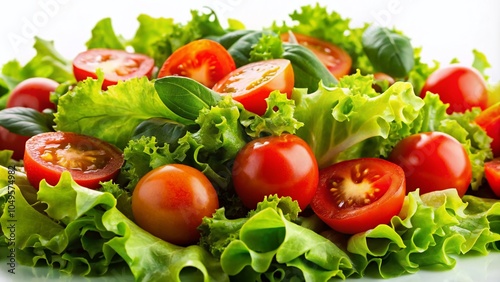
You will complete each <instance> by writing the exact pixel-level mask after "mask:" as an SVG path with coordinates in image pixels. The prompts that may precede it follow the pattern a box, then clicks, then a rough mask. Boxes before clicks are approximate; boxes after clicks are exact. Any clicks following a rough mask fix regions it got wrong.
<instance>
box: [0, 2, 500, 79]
mask: <svg viewBox="0 0 500 282" xmlns="http://www.w3.org/2000/svg"><path fill="white" fill-rule="evenodd" d="M316 2H318V3H320V4H322V5H325V4H326V5H327V7H328V8H329V9H330V10H333V9H335V10H336V11H338V12H340V13H341V14H342V15H344V16H345V17H349V18H351V19H352V23H353V24H354V25H360V24H362V23H364V22H376V23H379V24H381V25H384V26H389V27H393V26H396V27H397V28H398V29H400V30H402V31H403V32H404V33H405V34H407V35H408V36H409V37H410V38H412V43H413V45H414V46H423V47H424V50H423V57H424V61H426V62H431V61H432V60H438V61H440V62H442V63H448V62H449V61H450V60H451V59H452V58H458V59H459V60H460V61H461V62H463V63H466V64H470V63H471V62H472V49H474V48H476V49H478V50H479V51H481V52H484V53H485V54H486V55H487V57H488V59H489V61H490V63H491V64H492V65H493V68H492V69H491V70H490V71H489V73H488V74H489V75H490V76H491V78H492V81H494V82H495V81H500V16H499V12H500V1H497V0H480V1H468V0H458V1H453V0H438V1H436V0H418V1H417V0H375V1H370V0H319V1H310V0H288V1H273V0H252V1H249V0H246V1H245V0H182V1H175V2H174V1H165V0H141V1H138V0H122V1H110V0H86V1H71V0H17V1H1V2H0V11H2V13H1V14H2V16H1V17H0V38H1V40H0V64H3V63H5V62H6V61H8V60H10V59H13V58H18V59H19V60H20V61H21V62H26V61H27V60H28V59H30V58H31V56H33V54H34V51H33V49H32V47H31V46H32V44H33V36H34V35H38V36H40V37H42V38H44V39H48V40H54V41H55V44H56V48H57V49H58V50H60V52H61V53H62V54H63V55H64V56H66V57H67V58H73V57H74V56H75V55H76V54H77V53H79V52H80V51H82V50H84V47H85V46H84V44H85V42H86V41H87V40H88V39H89V38H90V30H91V28H92V27H93V26H94V25H95V23H96V22H97V21H98V20H100V19H102V18H104V17H111V18H112V19H113V24H114V26H115V30H116V31H117V33H119V34H123V35H124V36H125V37H131V36H132V35H133V34H134V32H135V29H136V28H137V21H136V18H137V16H138V15H139V14H140V13H147V14H149V15H152V16H154V17H160V16H163V17H174V18H175V19H177V20H178V21H180V22H185V21H186V20H188V19H189V18H190V12H189V10H190V9H202V7H203V6H209V7H211V8H212V9H214V10H215V11H216V12H217V14H218V16H219V17H220V18H221V19H222V20H225V19H227V18H236V19H240V20H242V21H243V22H244V23H245V24H246V25H247V27H259V26H263V25H265V26H268V25H269V24H270V23H271V22H272V21H273V20H275V19H285V18H286V17H287V15H288V14H289V13H291V12H292V11H293V10H295V9H297V8H299V7H300V6H301V5H304V4H311V3H313V4H314V3H316ZM173 3H175V4H173ZM284 3H287V4H284ZM224 22H225V21H224Z"/></svg>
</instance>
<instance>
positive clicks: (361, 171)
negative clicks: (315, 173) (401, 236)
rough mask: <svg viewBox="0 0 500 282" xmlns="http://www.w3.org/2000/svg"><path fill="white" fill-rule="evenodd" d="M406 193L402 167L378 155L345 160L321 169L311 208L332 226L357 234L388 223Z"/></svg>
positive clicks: (401, 203) (399, 209) (396, 212)
mask: <svg viewBox="0 0 500 282" xmlns="http://www.w3.org/2000/svg"><path fill="white" fill-rule="evenodd" d="M405 195H406V181H405V175H404V172H403V170H402V169H401V167H399V166H397V165H395V164H393V163H391V162H388V161H386V160H383V159H378V158H361V159H354V160H348V161H342V162H339V163H336V164H333V165H331V166H329V167H326V168H324V169H321V170H320V171H319V183H318V191H317V192H316V195H315V196H314V198H313V200H312V202H311V207H312V209H313V211H314V212H315V213H316V215H318V217H319V218H320V219H321V220H322V221H324V222H325V223H326V224H328V226H330V227H331V228H332V229H334V230H336V231H339V232H342V233H346V234H355V233H359V232H364V231H367V230H369V229H372V228H375V227H376V226H377V225H379V224H388V223H389V222H390V220H391V218H392V217H393V216H395V215H397V214H399V212H400V211H401V207H402V206H403V201H404V198H405Z"/></svg>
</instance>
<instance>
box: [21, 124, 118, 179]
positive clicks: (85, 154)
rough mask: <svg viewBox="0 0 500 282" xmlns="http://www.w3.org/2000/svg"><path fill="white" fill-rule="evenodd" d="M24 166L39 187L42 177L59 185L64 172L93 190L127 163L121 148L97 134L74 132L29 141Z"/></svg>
mask: <svg viewBox="0 0 500 282" xmlns="http://www.w3.org/2000/svg"><path fill="white" fill-rule="evenodd" d="M23 160H24V169H25V170H26V176H27V177H28V180H29V182H30V183H31V185H33V186H34V187H35V188H38V185H39V183H40V181H41V180H42V179H45V180H46V181H47V183H48V184H50V185H56V184H57V183H58V182H59V178H60V177H61V174H62V172H63V171H69V172H70V173H71V176H72V177H73V179H74V180H75V182H76V183H78V184H80V185H82V186H84V187H87V188H91V189H97V188H99V187H100V184H99V182H101V181H108V180H111V179H113V178H114V177H115V176H116V175H117V174H118V172H119V170H120V168H121V166H122V165H123V162H124V159H123V155H122V153H121V151H120V150H119V149H118V148H116V147H115V146H113V145H111V144H109V143H107V142H104V141H102V140H99V139H97V138H94V137H90V136H86V135H81V134H76V133H70V132H46V133H41V134H38V135H35V136H33V137H31V138H30V139H28V141H27V142H26V150H25V153H24V159H23Z"/></svg>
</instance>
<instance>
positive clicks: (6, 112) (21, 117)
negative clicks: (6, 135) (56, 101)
mask: <svg viewBox="0 0 500 282" xmlns="http://www.w3.org/2000/svg"><path fill="white" fill-rule="evenodd" d="M52 120H53V115H52V114H51V113H41V112H39V111H37V110H34V109H31V108H25V107H12V108H7V109H3V110H1V111H0V126H2V127H5V128H6V129H7V130H9V131H10V132H14V133H16V134H20V135H24V136H33V135H36V134H38V133H43V132H49V131H53V130H52V125H53V122H52Z"/></svg>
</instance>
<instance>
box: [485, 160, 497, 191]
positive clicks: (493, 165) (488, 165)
mask: <svg viewBox="0 0 500 282" xmlns="http://www.w3.org/2000/svg"><path fill="white" fill-rule="evenodd" d="M484 177H485V178H486V181H487V182H488V185H489V186H490V188H491V191H493V193H494V194H495V196H497V197H499V198H500V158H495V159H493V160H491V161H487V162H485V163H484Z"/></svg>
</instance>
